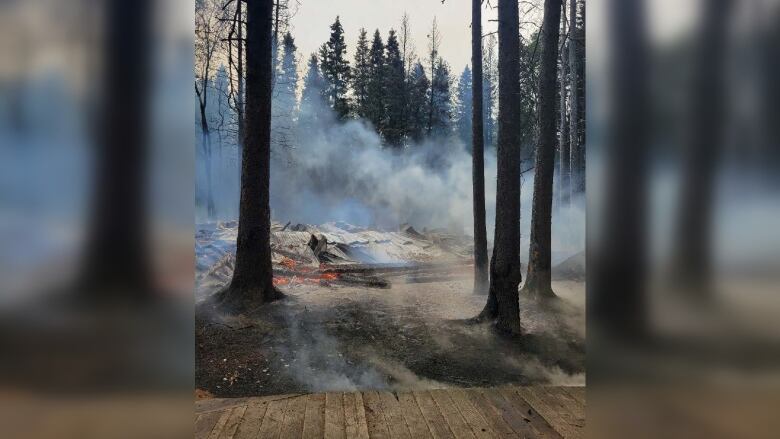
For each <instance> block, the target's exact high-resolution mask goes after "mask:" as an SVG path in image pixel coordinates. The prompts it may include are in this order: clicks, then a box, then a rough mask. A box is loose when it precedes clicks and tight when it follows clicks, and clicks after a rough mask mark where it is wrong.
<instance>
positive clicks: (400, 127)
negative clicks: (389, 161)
mask: <svg viewBox="0 0 780 439" xmlns="http://www.w3.org/2000/svg"><path fill="white" fill-rule="evenodd" d="M386 51H387V55H386V58H385V76H384V80H385V115H386V119H385V124H384V127H383V133H382V134H383V136H384V138H385V140H386V141H387V143H388V144H389V145H391V146H393V147H400V146H401V145H402V144H403V140H404V136H405V134H406V132H405V131H406V126H405V125H406V112H405V111H404V104H405V102H404V101H405V99H404V95H405V93H406V91H405V88H406V84H405V83H404V62H403V59H402V57H401V51H400V49H399V47H398V38H397V37H396V35H395V31H394V30H392V29H391V30H390V35H388V37H387V46H386Z"/></svg>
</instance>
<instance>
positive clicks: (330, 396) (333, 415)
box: [325, 392, 346, 439]
mask: <svg viewBox="0 0 780 439" xmlns="http://www.w3.org/2000/svg"><path fill="white" fill-rule="evenodd" d="M345 435H346V434H345V431H344V394H343V393H340V392H328V393H326V394H325V438H326V439H344V437H345Z"/></svg>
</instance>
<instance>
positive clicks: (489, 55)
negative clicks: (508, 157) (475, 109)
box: [482, 35, 522, 148]
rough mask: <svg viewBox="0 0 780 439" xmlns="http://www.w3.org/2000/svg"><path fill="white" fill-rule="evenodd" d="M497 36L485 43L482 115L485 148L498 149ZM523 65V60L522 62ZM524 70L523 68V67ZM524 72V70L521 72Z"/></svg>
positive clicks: (491, 36)
mask: <svg viewBox="0 0 780 439" xmlns="http://www.w3.org/2000/svg"><path fill="white" fill-rule="evenodd" d="M496 44H497V43H496V36H495V35H490V36H489V37H488V38H487V42H486V43H485V53H484V57H483V58H484V59H483V62H482V65H483V68H482V97H483V101H482V102H483V105H482V114H483V116H482V117H483V120H484V123H485V128H484V133H485V134H484V138H485V148H495V147H496V133H497V128H498V127H497V126H496V118H495V115H494V114H495V111H494V110H495V102H496V93H497V90H498V88H497V86H496V82H497V80H498V63H497V62H496V61H497V60H496ZM521 63H522V60H521ZM521 69H522V67H521ZM521 71H522V70H521Z"/></svg>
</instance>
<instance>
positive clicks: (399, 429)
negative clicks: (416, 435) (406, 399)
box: [379, 392, 411, 439]
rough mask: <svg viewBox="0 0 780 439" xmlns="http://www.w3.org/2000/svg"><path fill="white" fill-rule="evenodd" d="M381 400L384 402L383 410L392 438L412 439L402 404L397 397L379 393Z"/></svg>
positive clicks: (387, 393) (388, 393)
mask: <svg viewBox="0 0 780 439" xmlns="http://www.w3.org/2000/svg"><path fill="white" fill-rule="evenodd" d="M379 399H380V401H382V410H383V412H384V414H385V421H387V426H388V427H389V430H390V437H393V438H402V439H403V438H409V439H411V435H410V434H409V427H407V425H406V420H404V415H403V414H402V413H401V404H400V403H399V402H398V399H396V396H395V395H394V394H392V393H390V392H379Z"/></svg>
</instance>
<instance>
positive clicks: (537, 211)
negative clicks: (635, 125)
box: [523, 0, 566, 299]
mask: <svg viewBox="0 0 780 439" xmlns="http://www.w3.org/2000/svg"><path fill="white" fill-rule="evenodd" d="M560 20H561V0H545V2H544V19H543V22H542V53H541V66H540V74H539V140H538V143H537V145H536V160H535V165H534V198H533V208H532V213H531V215H532V216H531V244H530V249H529V257H528V277H527V279H526V283H525V286H524V287H523V290H524V293H525V294H527V295H529V296H531V297H535V298H538V299H549V298H553V297H555V294H554V293H553V291H552V285H551V281H552V276H551V272H550V268H551V252H550V245H551V228H552V202H553V197H552V195H553V193H552V189H553V167H554V160H555V141H556V138H555V137H556V135H555V134H556V127H555V123H556V121H557V120H558V118H557V117H556V114H555V99H556V88H557V87H556V83H557V80H558V73H557V69H558V68H557V67H558V43H559V40H558V39H559V37H560V32H559V29H560ZM565 137H566V136H562V138H565Z"/></svg>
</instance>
